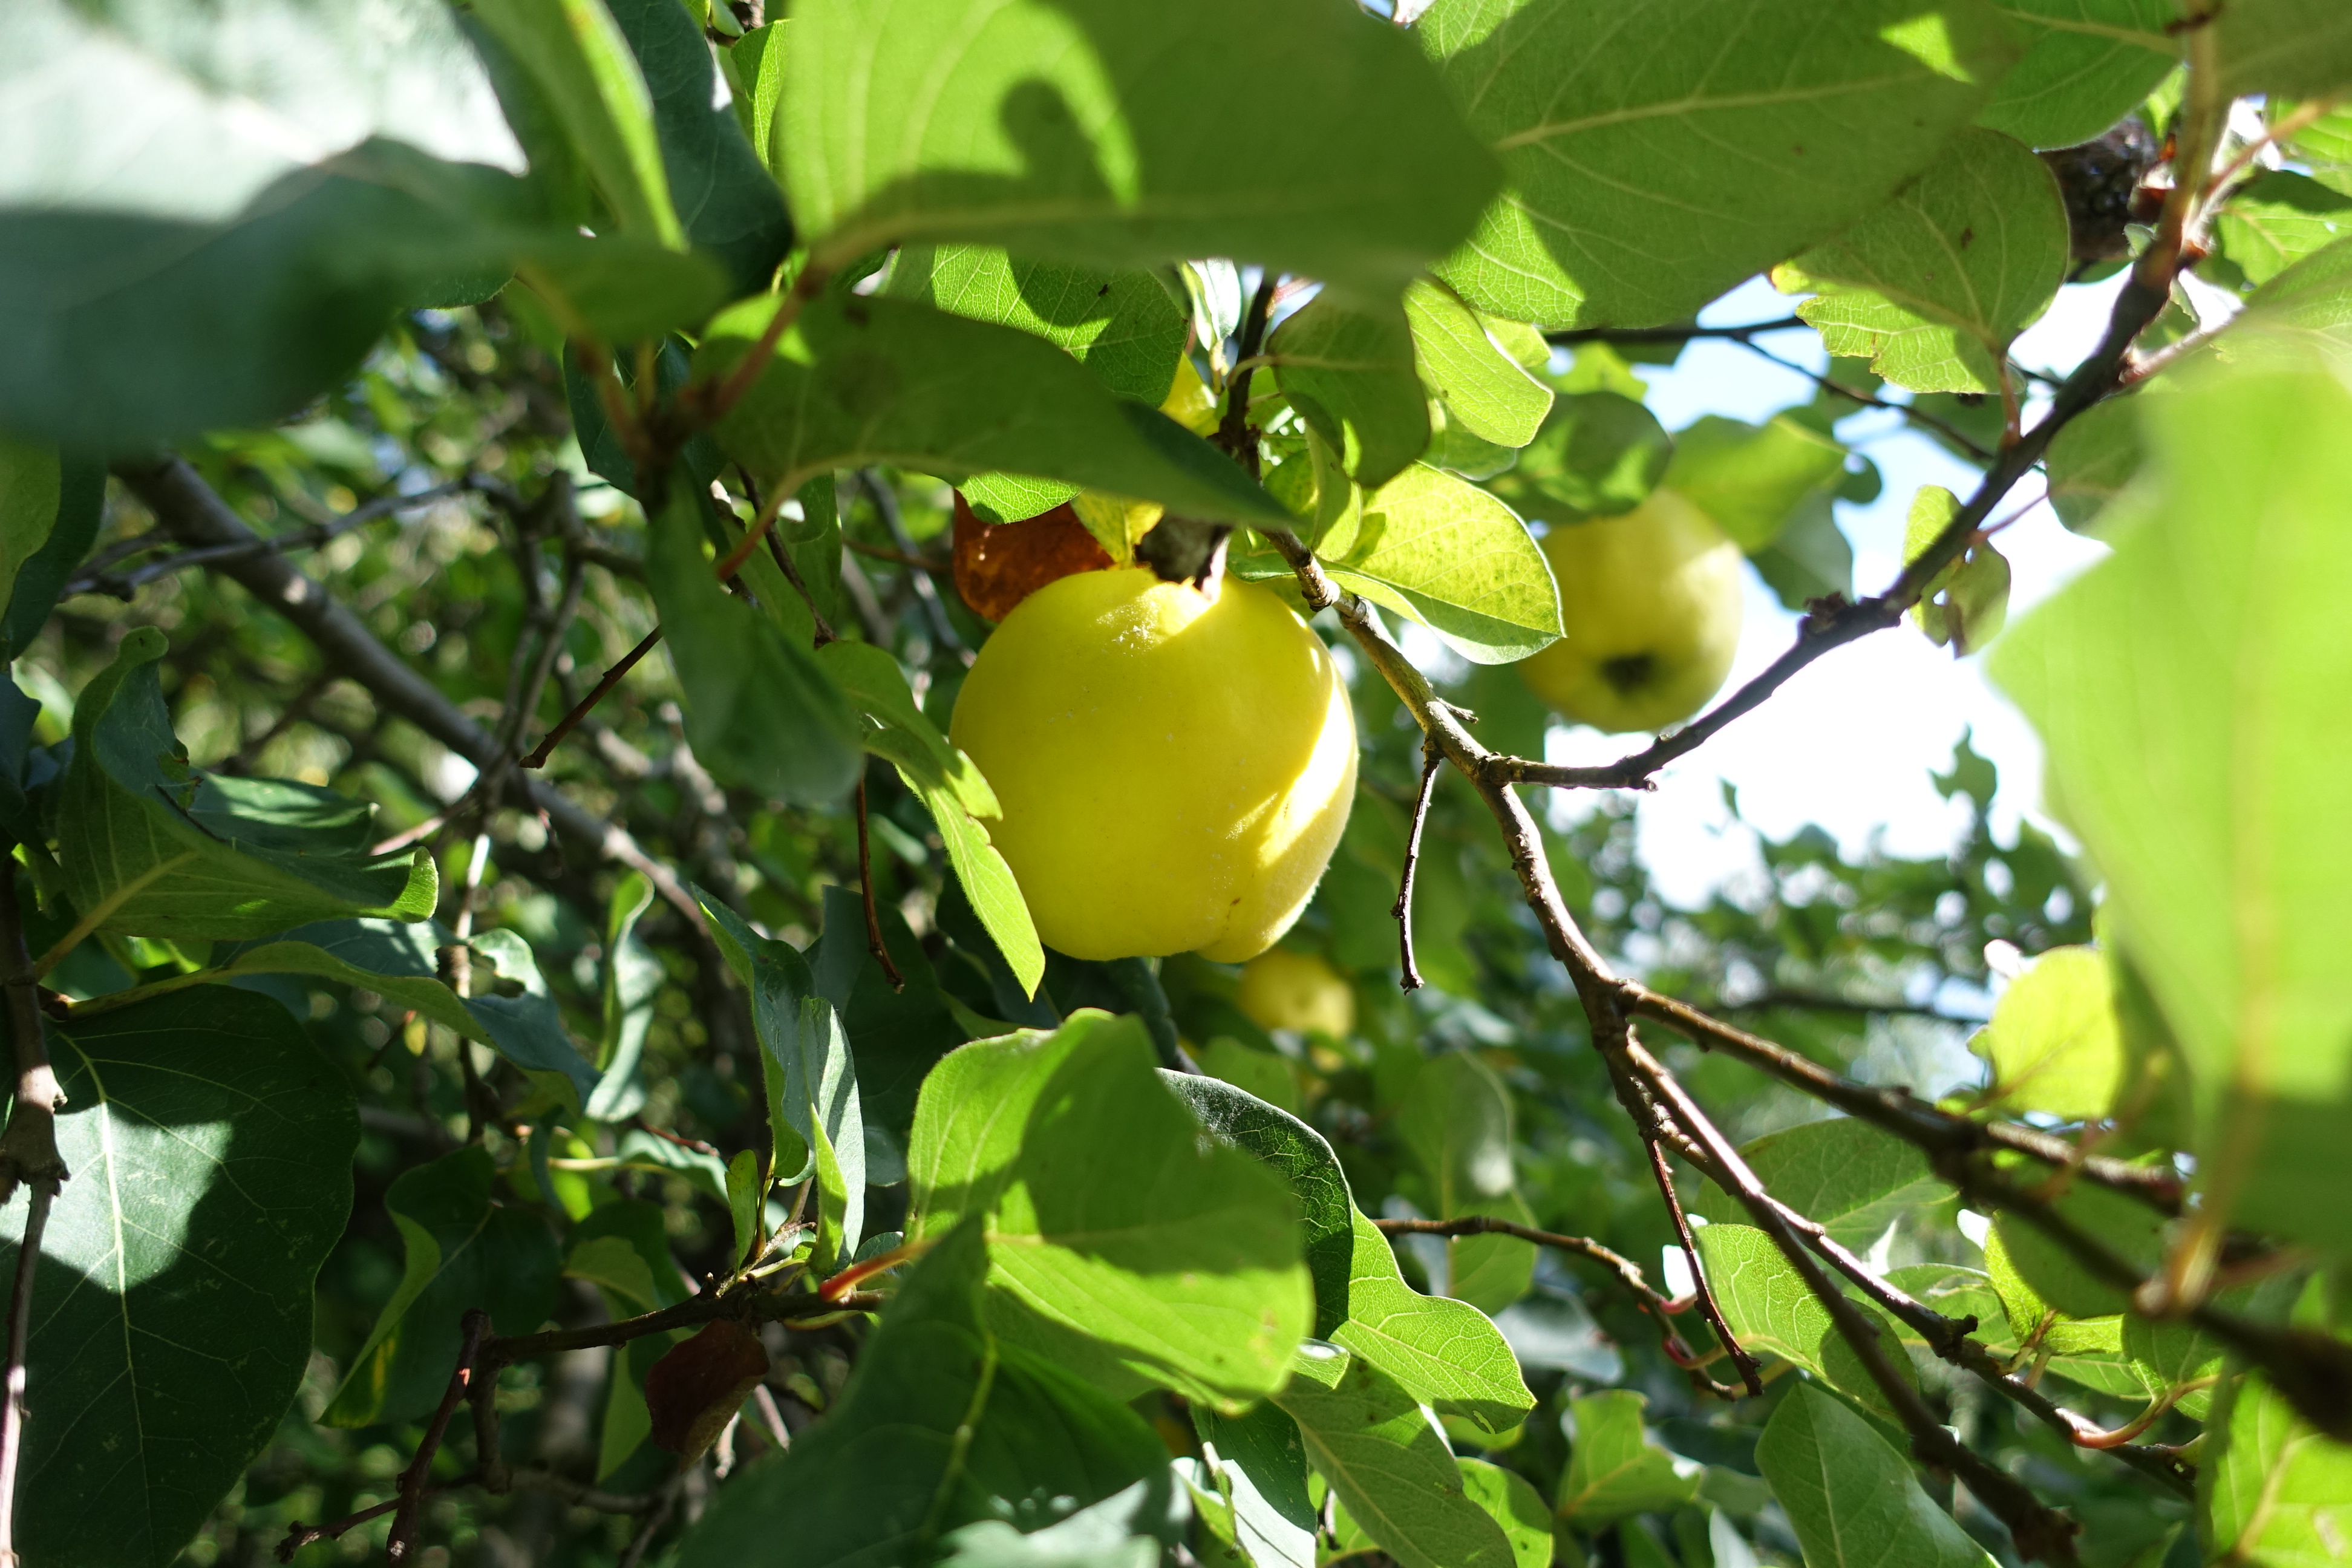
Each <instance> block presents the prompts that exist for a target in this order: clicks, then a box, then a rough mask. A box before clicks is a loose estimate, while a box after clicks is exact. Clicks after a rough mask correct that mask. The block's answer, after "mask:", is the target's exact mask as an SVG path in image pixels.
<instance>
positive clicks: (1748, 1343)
mask: <svg viewBox="0 0 2352 1568" xmlns="http://www.w3.org/2000/svg"><path fill="white" fill-rule="evenodd" d="M1697 1241H1698V1258H1699V1266H1700V1268H1703V1269H1705V1270H1706V1282H1707V1285H1708V1287H1709V1288H1710V1289H1713V1290H1714V1292H1715V1300H1716V1304H1717V1306H1719V1307H1721V1308H1722V1309H1723V1318H1724V1321H1725V1322H1727V1323H1728V1324H1730V1325H1731V1331H1732V1333H1733V1335H1734V1336H1735V1337H1737V1338H1738V1341H1739V1342H1740V1344H1741V1346H1742V1347H1743V1348H1745V1349H1747V1350H1748V1351H1751V1352H1758V1353H1760V1354H1763V1355H1776V1356H1779V1357H1780V1358H1781V1359H1782V1360H1784V1361H1790V1362H1794V1363H1796V1364H1797V1365H1799V1366H1801V1367H1803V1368H1804V1369H1805V1370H1806V1371H1807V1372H1810V1373H1812V1374H1813V1375H1814V1376H1815V1377H1818V1378H1821V1379H1822V1381H1823V1382H1825V1383H1827V1384H1830V1386H1831V1387H1832V1388H1835V1389H1836V1390H1837V1391H1838V1392H1839V1393H1841V1394H1845V1395H1847V1396H1848V1397H1850V1398H1852V1399H1853V1400H1855V1401H1857V1402H1859V1403H1860V1404H1861V1405H1863V1406H1864V1408H1866V1409H1868V1410H1871V1411H1873V1412H1874V1413H1877V1414H1881V1415H1888V1416H1889V1419H1890V1420H1891V1419H1892V1416H1891V1413H1890V1411H1889V1407H1888V1405H1887V1403H1886V1395H1885V1393H1884V1392H1883V1391H1882V1390H1881V1389H1880V1388H1879V1386H1878V1384H1876V1383H1875V1382H1874V1381H1873V1380H1872V1378H1871V1376H1870V1373H1869V1371H1868V1370H1867V1369H1866V1368H1865V1367H1864V1365H1863V1363H1862V1358H1861V1357H1860V1356H1858V1355H1856V1354H1855V1353H1854V1352H1853V1346H1851V1345H1849V1344H1847V1343H1846V1341H1845V1336H1844V1335H1843V1334H1841V1333H1839V1332H1838V1330H1837V1325H1836V1324H1835V1322H1833V1321H1832V1320H1831V1317H1830V1313H1829V1309H1828V1308H1826V1307H1824V1306H1822V1303H1821V1302H1820V1300H1818V1299H1816V1298H1815V1297H1814V1295H1813V1293H1812V1291H1811V1289H1809V1288H1807V1286H1806V1284H1805V1281H1804V1279H1803V1277H1802V1276H1801V1275H1800V1274H1799V1273H1798V1272H1797V1271H1796V1270H1795V1269H1794V1268H1790V1265H1789V1260H1788V1259H1787V1258H1784V1257H1782V1256H1781V1254H1780V1247H1778V1246H1776V1245H1775V1244H1774V1243H1773V1241H1772V1238H1771V1237H1769V1236H1767V1235H1765V1233H1764V1232H1762V1231H1760V1230H1759V1229H1757V1228H1756V1227H1755V1226H1746V1225H1727V1224H1722V1223H1717V1224H1715V1225H1710V1226H1702V1227H1701V1228H1700V1229H1699V1231H1698V1234H1697ZM1855 1305H1856V1307H1857V1308H1858V1309H1859V1310H1861V1311H1862V1312H1863V1314H1864V1316H1865V1317H1867V1318H1869V1319H1870V1320H1871V1321H1872V1322H1873V1323H1874V1325H1875V1326H1876V1329H1877V1331H1878V1342H1879V1348H1880V1349H1881V1350H1882V1351H1883V1352H1885V1355H1886V1357H1887V1360H1888V1361H1889V1362H1891V1363H1893V1364H1894V1366H1895V1371H1896V1372H1897V1373H1900V1374H1902V1375H1903V1376H1904V1377H1906V1379H1908V1378H1911V1377H1912V1376H1913V1373H1912V1371H1911V1363H1910V1360H1909V1358H1908V1357H1906V1355H1905V1354H1904V1353H1903V1351H1902V1347H1901V1343H1900V1342H1899V1341H1898V1340H1897V1338H1896V1336H1895V1331H1894V1329H1893V1327H1892V1325H1891V1324H1890V1323H1889V1322H1888V1321H1886V1319H1885V1316H1884V1315H1883V1314H1882V1313H1880V1312H1879V1310H1877V1309H1876V1308H1875V1307H1873V1306H1870V1305H1868V1304H1867V1303H1862V1302H1857V1303H1855Z"/></svg>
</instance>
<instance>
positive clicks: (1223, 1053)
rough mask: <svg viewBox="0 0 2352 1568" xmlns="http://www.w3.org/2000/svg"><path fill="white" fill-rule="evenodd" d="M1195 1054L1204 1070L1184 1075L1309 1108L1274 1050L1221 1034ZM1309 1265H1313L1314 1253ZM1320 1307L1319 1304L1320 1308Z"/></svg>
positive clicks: (1288, 1110)
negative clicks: (1246, 1044)
mask: <svg viewBox="0 0 2352 1568" xmlns="http://www.w3.org/2000/svg"><path fill="white" fill-rule="evenodd" d="M1192 1058H1193V1059H1194V1060H1195V1061H1197V1062H1199V1063H1200V1064H1201V1071H1200V1073H1198V1074H1187V1075H1184V1076H1186V1077H1202V1076H1205V1077H1208V1078H1212V1079H1218V1080H1220V1081H1222V1082H1223V1083H1225V1084H1228V1085H1230V1086H1232V1087H1233V1088H1235V1089H1241V1090H1243V1091H1244V1093H1246V1094H1248V1095H1249V1096H1250V1098H1252V1099H1254V1100H1263V1101H1265V1103H1266V1104H1268V1105H1270V1106H1272V1107H1274V1109H1276V1110H1279V1111H1282V1112H1283V1113H1284V1114H1286V1115H1288V1116H1297V1115H1298V1114H1299V1113H1300V1111H1301V1110H1304V1109H1305V1108H1306V1106H1305V1101H1304V1100H1302V1099H1301V1098H1300V1096H1299V1093H1298V1079H1297V1076H1296V1075H1295V1074H1294V1073H1293V1072H1292V1070H1291V1067H1290V1064H1289V1062H1287V1061H1286V1060H1285V1059H1284V1058H1282V1057H1280V1056H1278V1055H1276V1053H1275V1052H1273V1051H1262V1050H1259V1049H1258V1048H1257V1047H1255V1046H1245V1045H1244V1044H1242V1043H1241V1042H1240V1041H1239V1040H1236V1039H1234V1037H1232V1036H1231V1035H1219V1036H1217V1037H1215V1038H1214V1039H1213V1040H1211V1041H1210V1042H1209V1043H1208V1044H1207V1045H1205V1046H1201V1047H1195V1048H1194V1049H1193V1051H1192ZM1180 1092H1181V1090H1180ZM1309 1266H1310V1267H1311V1266H1312V1258H1311V1255H1310V1259H1309ZM1315 1295H1316V1300H1317V1301H1318V1303H1319V1302H1320V1301H1321V1300H1322V1298H1323V1286H1322V1280H1321V1277H1320V1276H1319V1275H1318V1277H1317V1280H1316V1287H1315ZM1319 1310H1321V1309H1320V1308H1319V1306H1318V1311H1319ZM1322 1337H1323V1338H1326V1339H1328V1338H1329V1337H1330V1336H1329V1335H1328V1333H1327V1334H1324V1335H1323V1336H1322Z"/></svg>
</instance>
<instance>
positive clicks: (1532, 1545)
mask: <svg viewBox="0 0 2352 1568" xmlns="http://www.w3.org/2000/svg"><path fill="white" fill-rule="evenodd" d="M1454 1468H1457V1469H1459V1470H1460V1471H1461V1472H1462V1489H1463V1491H1464V1492H1465V1493H1466V1494H1467V1495H1468V1497H1469V1499H1470V1500H1471V1501H1472V1502H1475V1503H1476V1504H1477V1505H1478V1506H1479V1507H1480V1508H1483V1509H1485V1510H1486V1514H1487V1517H1489V1518H1491V1519H1492V1520H1493V1521H1495V1522H1496V1524H1499V1525H1501V1526H1502V1527H1503V1536H1504V1539H1506V1540H1507V1541H1508V1542H1510V1543H1511V1559H1512V1562H1513V1563H1515V1564H1516V1568H1551V1560H1552V1537H1551V1510H1550V1508H1549V1506H1547V1505H1546V1504H1545V1502H1544V1500H1543V1494H1542V1493H1541V1492H1539V1491H1538V1490H1536V1489H1535V1487H1534V1485H1533V1483H1531V1482H1530V1481H1528V1479H1527V1478H1526V1477H1525V1476H1522V1475H1521V1474H1519V1472H1518V1471H1517V1470H1507V1469H1505V1468H1503V1467H1502V1466H1500V1465H1492V1464H1488V1463H1487V1462H1486V1460H1484V1459H1472V1458H1459V1457H1457V1458H1455V1459H1454Z"/></svg>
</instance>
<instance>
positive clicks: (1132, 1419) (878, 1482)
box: [677, 1223, 1167, 1568]
mask: <svg viewBox="0 0 2352 1568" xmlns="http://www.w3.org/2000/svg"><path fill="white" fill-rule="evenodd" d="M988 1271H989V1253H988V1248H987V1247H986V1244H985V1243H984V1242H983V1241H982V1237H981V1226H979V1225H978V1224H977V1223H974V1224H971V1225H965V1226H960V1227H958V1228H957V1229H955V1230H953V1231H951V1232H950V1233H948V1234H946V1235H945V1236H943V1237H941V1238H940V1243H939V1245H938V1246H936V1247H933V1248H932V1249H931V1252H930V1255H929V1257H927V1258H924V1259H923V1261H922V1263H921V1265H920V1266H919V1267H918V1268H916V1269H915V1271H914V1273H913V1274H912V1275H910V1276H909V1277H908V1280H907V1283H906V1285H905V1286H904V1287H903V1288H902V1289H900V1290H899V1291H898V1296H897V1298H896V1299H895V1300H892V1301H891V1303H890V1305H889V1308H888V1309H887V1310H886V1311H885V1312H884V1313H883V1315H882V1321H881V1323H880V1325H879V1326H878V1327H877V1329H876V1330H875V1331H874V1335H873V1337H872V1338H871V1339H870V1340H868V1341H867V1342H866V1345H865V1346H864V1348H863V1349H862V1350H861V1351H860V1352H859V1353H858V1357H857V1366H856V1371H855V1372H853V1373H851V1374H850V1379H849V1385H848V1386H847V1387H846V1388H845V1389H843V1390H842V1393H841V1397H840V1398H839V1399H838V1400H837V1401H836V1402H835V1404H834V1405H833V1407H832V1409H831V1410H829V1411H828V1412H826V1414H825V1416H824V1420H822V1421H821V1422H819V1423H818V1424H817V1425H816V1426H814V1427H812V1428H810V1429H808V1430H807V1431H805V1432H802V1433H798V1434H795V1435H794V1437H793V1446H792V1447H791V1448H790V1449H788V1450H787V1451H786V1452H785V1454H784V1455H783V1457H782V1458H781V1459H779V1460H777V1461H776V1462H774V1463H771V1464H766V1465H762V1466H760V1467H759V1468H755V1469H753V1470H751V1471H750V1472H749V1473H747V1474H745V1475H744V1476H742V1477H741V1478H740V1479H738V1480H737V1481H736V1482H735V1483H734V1484H733V1485H731V1486H729V1487H727V1488H725V1489H722V1490H721V1491H720V1492H719V1498H718V1500H717V1502H716V1503H715V1504H714V1505H713V1506H712V1508H711V1510H710V1512H709V1515H708V1516H707V1517H705V1519H704V1520H703V1521H702V1522H701V1523H700V1524H699V1525H698V1526H697V1527H696V1528H695V1529H694V1530H693V1531H690V1532H689V1533H688V1536H687V1538H686V1540H685V1541H684V1542H683V1543H681V1545H680V1547H679V1551H678V1557H677V1562H678V1564H679V1568H734V1565H735V1564H739V1563H752V1562H769V1561H775V1560H777V1554H778V1553H779V1552H784V1551H787V1550H788V1551H789V1557H788V1558H787V1559H786V1560H787V1561H789V1562H791V1563H793V1564H794V1568H891V1565H893V1564H897V1563H905V1562H909V1561H917V1560H922V1558H923V1553H924V1552H925V1549H926V1547H927V1546H928V1545H929V1543H930V1542H933V1541H935V1540H936V1539H937V1538H938V1537H939V1536H940V1534H942V1533H943V1532H945V1531H950V1530H952V1529H954V1528H955V1527H956V1526H958V1525H961V1524H964V1523H967V1522H969V1521H976V1520H984V1519H992V1518H1003V1519H1009V1520H1011V1521H1013V1522H1014V1523H1015V1524H1016V1525H1018V1526H1022V1527H1025V1528H1027V1529H1031V1530H1034V1529H1036V1528H1038V1527H1039V1526H1041V1525H1048V1524H1052V1523H1054V1522H1055V1521H1057V1520H1058V1519H1060V1518H1061V1517H1063V1516H1064V1515H1066V1514H1067V1513H1069V1512H1070V1511H1072V1510H1075V1509H1076V1508H1081V1507H1084V1506H1086V1505H1087V1504H1090V1503H1094V1502H1097V1501H1099V1500H1102V1499H1104V1498H1107V1497H1109V1496H1110V1495H1111V1494H1113V1493H1114V1492H1118V1491H1119V1490H1121V1489H1124V1488H1126V1487H1129V1486H1130V1485H1132V1484H1133V1483H1135V1482H1136V1481H1138V1480H1141V1479H1147V1478H1150V1477H1155V1476H1156V1477H1160V1478H1164V1477H1165V1476H1166V1474H1167V1450H1166V1449H1165V1448H1163V1447H1160V1439H1159V1438H1158V1437H1157V1436H1155V1435H1154V1434H1153V1433H1152V1430H1151V1428H1150V1427H1149V1426H1145V1425H1144V1424H1143V1421H1142V1418H1141V1417H1139V1416H1138V1415H1135V1413H1134V1412H1132V1411H1130V1410H1128V1409H1127V1408H1125V1407H1124V1406H1122V1405H1119V1404H1118V1403H1117V1402H1115V1401H1113V1400H1111V1399H1109V1398H1108V1397H1106V1396H1105V1395H1104V1394H1101V1393H1099V1392H1097V1390H1095V1389H1093V1388H1090V1387H1088V1386H1087V1384H1084V1383H1082V1382H1080V1381H1078V1380H1077V1379H1076V1378H1074V1377H1072V1376H1071V1375H1070V1374H1069V1373H1066V1372H1065V1371H1063V1370H1062V1369H1061V1368H1059V1367H1057V1366H1055V1365H1054V1364H1053V1363H1051V1362H1049V1361H1046V1360H1045V1359H1043V1358H1041V1357H1037V1356H1033V1355H1030V1354H1027V1353H1026V1352H1024V1351H1022V1350H1021V1349H1020V1347H1018V1346H1016V1345H1008V1344H1006V1343H1004V1342H1003V1341H1001V1340H1000V1339H998V1338H997V1336H996V1335H995V1334H993V1333H992V1332H991V1331H990V1329H989V1327H988V1325H987V1321H986V1314H985V1312H984V1310H983V1309H982V1279H983V1277H985V1276H986V1275H987V1273H988ZM1162 1484H1164V1480H1163V1483H1162Z"/></svg>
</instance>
